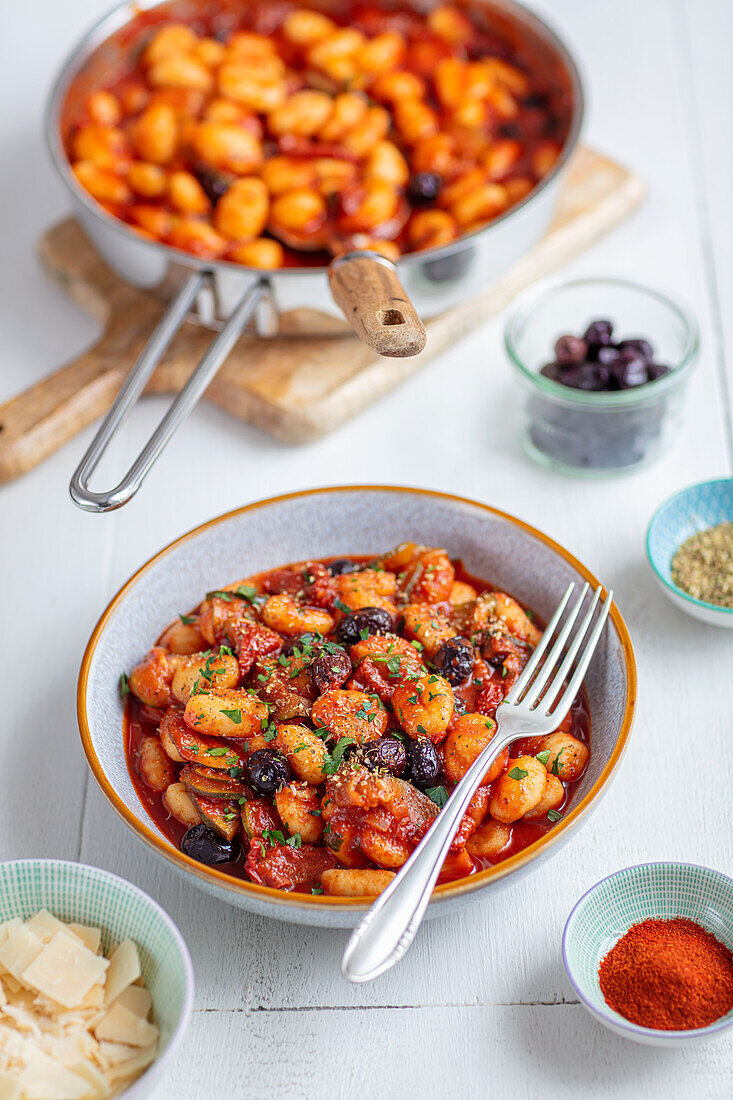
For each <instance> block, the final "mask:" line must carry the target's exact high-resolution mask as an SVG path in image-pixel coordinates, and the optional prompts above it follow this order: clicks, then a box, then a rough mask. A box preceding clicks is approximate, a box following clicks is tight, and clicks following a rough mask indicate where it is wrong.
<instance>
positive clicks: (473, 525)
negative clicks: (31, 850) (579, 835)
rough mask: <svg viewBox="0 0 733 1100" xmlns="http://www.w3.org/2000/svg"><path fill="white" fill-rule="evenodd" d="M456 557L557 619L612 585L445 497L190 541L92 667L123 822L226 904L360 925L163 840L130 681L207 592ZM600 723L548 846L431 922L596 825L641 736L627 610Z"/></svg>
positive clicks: (264, 506) (90, 709) (608, 661)
mask: <svg viewBox="0 0 733 1100" xmlns="http://www.w3.org/2000/svg"><path fill="white" fill-rule="evenodd" d="M408 539H409V540H412V541H415V542H421V543H426V544H428V545H432V546H443V547H446V548H447V549H448V551H449V553H450V554H451V556H452V557H460V558H462V559H463V561H464V563H465V565H466V567H467V568H468V570H469V571H470V572H471V573H473V574H475V575H476V576H479V577H481V578H484V579H486V580H488V581H490V582H491V583H492V584H496V586H497V587H498V588H502V589H506V590H507V591H509V592H511V593H512V594H513V595H515V596H517V597H518V598H519V599H520V600H522V601H523V602H525V603H527V604H528V605H529V606H530V607H532V608H533V609H534V610H536V611H537V612H538V613H539V614H540V615H542V616H546V617H547V618H549V616H550V614H551V613H552V611H553V610H554V607H555V605H556V604H557V603H558V601H559V599H560V597H561V595H562V594H563V592H564V591H565V588H566V587H567V585H568V583H569V581H571V580H576V581H586V580H588V581H590V583H591V584H592V585H596V584H597V583H598V582H597V581H596V579H595V577H593V575H592V574H591V573H590V572H589V571H588V570H587V569H586V568H585V566H583V565H581V564H580V562H579V561H577V560H576V559H575V558H574V557H572V555H571V554H569V553H568V552H567V551H566V550H564V549H563V548H562V547H561V546H559V545H558V544H557V543H555V542H553V541H552V539H550V538H548V537H547V535H544V534H542V533H541V532H540V531H537V530H535V529H534V528H533V527H530V526H529V525H528V524H526V523H523V522H522V521H521V520H518V519H515V518H514V517H513V516H509V515H507V514H506V513H504V512H498V511H496V509H494V508H489V507H488V506H487V505H484V504H478V503H476V502H475V501H471V500H465V499H463V498H460V497H454V496H449V495H447V494H444V493H432V492H428V491H426V490H421V489H406V488H396V487H391V486H345V487H341V488H331V489H314V490H310V491H308V492H302V493H291V494H288V495H286V496H281V497H274V498H272V499H270V500H263V501H258V502H257V503H255V504H249V505H247V506H245V507H244V508H240V509H238V510H237V511H235V512H230V513H228V514H227V515H224V516H220V517H219V518H218V519H214V520H211V521H210V522H209V523H206V524H204V525H203V526H201V527H198V528H196V529H195V530H194V531H190V532H189V533H188V534H187V535H183V536H182V537H181V538H179V539H177V540H176V541H175V542H173V543H171V544H170V546H167V547H166V548H165V549H164V550H161V551H160V553H159V554H157V555H156V556H155V557H154V558H152V559H151V560H150V561H149V562H147V563H146V564H145V565H143V566H142V567H141V568H140V569H139V570H138V571H137V573H135V575H134V576H133V577H131V579H130V580H129V581H128V582H127V584H126V585H124V587H123V588H121V589H120V591H119V592H118V593H117V595H116V596H115V597H114V599H113V600H112V602H111V603H110V605H109V607H108V608H107V610H106V611H105V612H104V614H103V615H102V618H101V619H100V620H99V623H98V624H97V626H96V628H95V630H94V633H93V635H92V637H91V640H90V642H89V645H88V646H87V650H86V653H85V655H84V660H83V662H82V667H81V674H80V677H79V688H78V715H79V726H80V730H81V737H82V742H83V745H84V751H85V753H86V756H87V760H88V762H89V766H90V768H91V769H92V772H93V774H94V777H95V779H96V780H97V782H98V783H99V785H100V787H101V788H102V790H103V792H104V794H105V795H106V796H107V798H108V800H109V802H110V803H111V804H112V806H113V807H114V809H115V810H116V811H117V812H118V814H119V815H120V816H121V817H122V819H123V821H125V822H126V824H127V825H129V826H130V828H131V829H132V830H133V831H134V832H135V833H136V834H137V836H139V837H140V839H141V840H142V841H144V842H145V843H146V844H147V845H148V846H149V847H150V848H152V850H153V851H154V852H156V853H157V854H158V855H159V856H160V857H162V858H163V859H165V860H166V861H167V862H168V863H170V864H171V865H172V866H174V867H175V868H176V869H177V870H179V871H180V872H181V873H182V874H184V875H186V876H187V877H188V878H189V879H190V881H191V882H192V883H194V884H196V885H198V886H201V887H202V888H203V889H205V890H208V891H209V892H210V893H212V894H214V895H215V896H216V897H218V898H220V899H222V900H224V901H229V902H231V903H232V904H234V905H239V906H242V907H243V908H245V909H250V910H252V911H253V912H255V913H260V914H264V915H268V916H272V917H276V918H279V919H280V920H289V921H294V922H297V923H303V924H314V925H326V926H331V927H336V928H347V927H352V926H353V925H354V924H356V922H357V921H358V919H359V917H360V915H361V914H362V913H363V912H364V910H365V908H367V907H368V902H365V901H364V900H363V899H351V898H327V897H324V896H311V895H305V894H288V893H283V892H281V891H277V890H274V889H271V888H269V887H266V886H257V885H255V884H254V883H249V882H243V881H240V880H238V879H234V878H231V877H230V876H228V875H226V874H224V873H222V872H221V871H217V870H216V869H215V868H213V867H206V866H204V865H203V864H201V863H197V862H196V861H195V860H193V859H190V858H189V857H187V856H185V855H183V853H181V852H180V851H178V849H177V848H175V847H174V846H173V845H172V844H171V843H170V842H169V841H168V840H167V839H166V838H165V837H164V836H163V835H162V833H160V831H159V830H158V829H157V827H156V826H155V825H154V823H153V822H152V820H151V819H150V817H149V816H148V814H147V812H146V810H145V808H144V807H143V805H142V803H141V802H140V799H139V798H138V796H137V794H136V792H135V788H134V787H133V785H132V782H131V780H130V776H129V774H128V771H127V765H126V762H125V753H124V750H123V742H122V704H121V702H120V697H119V693H118V680H119V676H120V672H121V671H122V670H123V669H129V668H131V667H132V666H133V665H134V664H135V663H136V662H137V661H138V660H140V658H141V656H142V655H143V654H144V653H145V651H146V650H147V649H148V648H149V647H150V645H151V644H152V642H153V640H154V639H155V638H157V637H158V635H159V634H160V632H161V630H162V629H163V628H164V627H165V626H166V624H167V623H169V622H171V621H172V620H173V619H175V618H176V616H177V615H178V613H179V612H180V611H181V610H182V609H187V608H190V607H194V606H195V605H196V604H197V603H198V602H199V601H200V600H201V595H202V593H203V592H206V591H209V590H211V589H213V588H216V587H220V586H221V585H222V584H226V583H229V582H231V581H232V580H236V579H237V578H239V577H244V576H247V575H248V574H250V573H255V572H258V571H260V570H264V569H268V568H271V567H274V566H276V565H280V564H283V563H285V562H291V561H302V560H304V559H306V558H309V557H313V558H319V557H326V556H329V555H333V556H339V555H344V554H376V553H380V552H382V551H384V550H385V549H386V548H387V547H390V546H394V545H396V544H398V543H400V542H404V541H406V540H408ZM586 685H587V688H588V693H589V697H590V704H591V714H592V722H593V729H592V751H591V760H590V765H589V767H588V769H587V771H586V773H585V775H584V777H583V780H582V782H581V784H580V787H579V790H578V792H577V793H576V795H575V799H574V801H573V804H572V807H571V810H570V812H569V813H568V814H566V816H565V817H564V819H563V820H562V821H561V822H558V823H557V825H556V826H555V827H554V828H553V829H552V830H551V831H550V832H549V833H548V834H547V835H546V836H545V837H543V838H542V839H541V840H538V841H536V842H535V843H534V844H531V845H530V846H529V847H527V848H525V849H524V850H523V851H521V852H519V853H518V854H517V855H514V856H512V857H510V858H509V859H506V860H504V861H503V862H502V863H499V864H498V865H497V866H495V867H491V868H489V869H488V870H486V871H481V872H479V873H477V874H474V875H471V876H470V877H469V878H466V879H461V880H459V881H457V882H453V883H446V884H444V885H442V886H438V887H437V889H436V891H435V894H434V897H433V900H432V901H431V903H430V906H429V909H428V915H429V916H437V915H440V914H444V913H449V912H452V911H453V910H454V909H456V908H458V907H459V906H461V905H464V904H467V903H468V902H469V901H471V900H472V899H476V898H478V897H479V896H480V895H481V893H482V892H483V891H484V890H489V889H493V888H495V887H496V886H497V885H499V884H500V883H505V882H506V881H507V880H508V879H509V877H510V876H511V877H513V878H516V876H517V875H520V874H526V873H527V871H529V870H530V869H531V868H533V867H536V866H538V865H539V864H540V863H541V862H542V861H543V860H545V859H548V858H549V857H550V856H551V855H552V854H553V853H554V852H556V851H558V849H559V848H560V846H561V845H562V844H563V843H564V842H565V841H566V840H568V839H570V837H571V836H572V835H573V833H574V832H576V831H577V829H578V827H579V825H580V823H581V822H583V821H585V820H587V819H588V817H589V815H590V812H591V810H592V809H593V808H594V806H595V805H596V804H597V802H598V800H599V798H600V796H601V794H602V793H603V792H604V790H605V789H606V788H607V786H608V783H609V781H610V779H611V776H612V775H613V773H614V772H615V770H616V767H617V766H618V763H619V761H620V759H621V755H622V753H623V751H624V748H625V746H626V742H627V740H628V737H629V733H630V730H631V724H632V721H633V715H634V707H635V702H636V665H635V661H634V655H633V650H632V646H631V641H630V639H629V635H628V632H627V630H626V626H625V624H624V621H623V619H622V617H621V615H620V613H619V612H618V610H617V609H616V608H615V607H614V608H613V610H612V611H611V616H610V619H609V628H608V629H607V630H606V631H605V633H604V637H603V640H602V642H601V644H600V645H599V647H598V649H597V651H596V653H595V655H594V658H593V661H592V664H591V666H590V670H589V673H588V677H587V680H586Z"/></svg>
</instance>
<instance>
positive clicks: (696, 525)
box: [646, 478, 733, 630]
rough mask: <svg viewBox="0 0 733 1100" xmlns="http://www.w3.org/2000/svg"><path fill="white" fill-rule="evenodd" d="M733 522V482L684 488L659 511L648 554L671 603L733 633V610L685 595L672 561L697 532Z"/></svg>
mask: <svg viewBox="0 0 733 1100" xmlns="http://www.w3.org/2000/svg"><path fill="white" fill-rule="evenodd" d="M724 522H733V479H731V478H718V479H717V480H715V481H701V482H699V483H698V484H697V485H690V486H689V487H688V488H687V489H681V490H680V491H679V492H678V493H675V495H674V496H672V497H670V498H669V500H665V502H664V503H663V504H661V505H660V506H659V508H657V510H656V512H655V513H654V515H653V516H652V519H651V523H650V524H649V529H648V531H647V536H646V553H647V557H648V559H649V564H650V565H651V567H652V571H653V573H654V576H655V577H656V579H657V582H658V583H659V586H660V588H661V589H662V591H663V592H664V594H665V596H666V597H667V599H668V600H671V602H672V603H673V604H675V606H676V607H679V608H680V609H681V610H682V611H686V612H687V614H688V615H692V617H693V618H695V619H700V620H701V622H704V623H710V624H711V625H712V626H724V627H727V628H728V629H729V630H733V607H717V606H716V605H715V604H712V603H706V602H705V601H704V600H698V599H695V597H694V596H689V595H688V594H687V593H686V592H683V591H682V589H681V588H678V587H677V585H676V584H675V583H674V581H673V580H672V558H673V557H674V555H675V551H676V550H677V549H678V547H679V546H681V544H682V543H683V542H684V541H685V539H688V538H689V537H690V535H694V534H695V532H697V531H704V530H705V529H706V528H708V527H714V526H715V525H716V524H718V523H724Z"/></svg>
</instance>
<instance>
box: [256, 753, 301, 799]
mask: <svg viewBox="0 0 733 1100" xmlns="http://www.w3.org/2000/svg"><path fill="white" fill-rule="evenodd" d="M245 767H246V771H247V779H248V780H249V783H250V786H252V787H254V789H255V790H256V791H257V792H258V794H275V791H279V790H280V788H281V787H284V786H285V785H286V784H287V783H289V782H290V768H289V766H288V762H287V760H286V759H285V757H284V756H280V754H279V753H277V752H270V750H269V749H258V750H257V752H253V753H252V754H251V755H250V756H248V757H247V763H246V765H245Z"/></svg>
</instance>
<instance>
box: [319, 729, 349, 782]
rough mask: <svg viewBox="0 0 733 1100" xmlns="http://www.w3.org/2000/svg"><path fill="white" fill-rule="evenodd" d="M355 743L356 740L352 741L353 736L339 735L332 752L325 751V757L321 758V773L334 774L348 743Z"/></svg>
mask: <svg viewBox="0 0 733 1100" xmlns="http://www.w3.org/2000/svg"><path fill="white" fill-rule="evenodd" d="M355 744H356V742H355V741H354V738H353V737H339V739H338V741H337V742H336V744H335V746H334V749H333V752H332V753H326V755H325V757H324V758H323V763H322V764H321V771H322V772H323V774H324V775H335V774H336V772H337V771H338V769H339V767H340V766H341V762H342V760H343V758H344V753H345V752H346V750H347V748H348V747H349V745H355Z"/></svg>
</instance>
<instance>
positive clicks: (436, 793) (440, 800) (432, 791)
mask: <svg viewBox="0 0 733 1100" xmlns="http://www.w3.org/2000/svg"><path fill="white" fill-rule="evenodd" d="M425 794H426V795H427V796H428V798H429V799H430V800H431V802H434V803H435V805H436V806H439V807H440V809H441V810H442V809H443V807H444V806H445V804H446V802H447V801H448V792H447V790H446V789H445V787H428V788H427V790H426V791H425Z"/></svg>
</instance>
